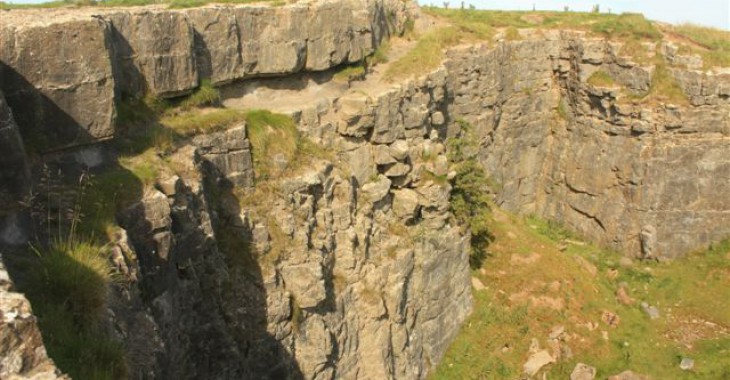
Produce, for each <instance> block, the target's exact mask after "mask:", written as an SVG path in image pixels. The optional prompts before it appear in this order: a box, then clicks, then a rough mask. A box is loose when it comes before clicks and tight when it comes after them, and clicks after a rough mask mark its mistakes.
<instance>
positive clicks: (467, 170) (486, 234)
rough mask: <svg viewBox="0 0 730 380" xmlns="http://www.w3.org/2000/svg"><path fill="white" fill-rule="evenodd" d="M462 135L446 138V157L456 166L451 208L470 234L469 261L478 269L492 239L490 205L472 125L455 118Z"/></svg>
mask: <svg viewBox="0 0 730 380" xmlns="http://www.w3.org/2000/svg"><path fill="white" fill-rule="evenodd" d="M458 123H459V125H460V126H461V133H462V135H461V136H460V137H458V138H452V139H449V141H448V144H449V151H448V155H449V160H450V161H451V163H452V164H453V165H454V166H455V168H456V176H455V177H454V179H453V180H452V181H451V182H452V189H451V198H450V204H451V210H452V211H453V213H454V216H455V217H456V220H458V221H459V223H461V224H462V225H464V226H466V227H467V228H468V229H469V232H470V233H471V248H472V252H471V255H470V256H469V264H470V265H471V267H472V268H473V269H477V268H480V267H481V266H482V263H483V261H484V259H486V257H487V255H488V253H487V248H488V247H489V244H490V243H491V242H492V240H493V239H494V236H492V234H491V232H490V231H489V220H490V218H491V212H490V207H489V197H488V194H489V179H488V176H487V174H486V172H485V171H484V168H483V167H482V165H481V164H480V163H479V162H478V161H477V159H476V153H477V151H478V147H477V146H476V143H475V141H477V140H476V139H475V138H474V136H473V130H472V127H471V125H469V124H468V123H467V122H465V121H463V120H460V121H458Z"/></svg>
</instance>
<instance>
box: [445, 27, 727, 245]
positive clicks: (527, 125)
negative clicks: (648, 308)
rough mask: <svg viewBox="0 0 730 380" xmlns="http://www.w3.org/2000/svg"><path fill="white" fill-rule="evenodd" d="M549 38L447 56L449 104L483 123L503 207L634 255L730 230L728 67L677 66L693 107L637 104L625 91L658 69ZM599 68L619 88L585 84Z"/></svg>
mask: <svg viewBox="0 0 730 380" xmlns="http://www.w3.org/2000/svg"><path fill="white" fill-rule="evenodd" d="M547 37H548V38H547V40H539V41H523V42H517V43H509V44H501V45H499V46H498V47H496V48H494V49H491V48H486V47H475V48H469V49H462V50H459V51H455V52H453V53H452V58H451V59H450V60H449V61H448V62H447V67H448V71H449V74H450V77H449V89H448V91H447V92H448V93H449V94H450V96H451V97H452V101H450V102H449V103H450V107H449V112H450V113H451V114H452V115H455V116H460V117H464V118H465V119H466V120H469V121H470V122H472V123H473V124H475V125H476V126H477V128H476V129H477V130H478V131H479V133H480V135H481V138H482V162H483V163H484V165H485V166H486V168H487V169H488V172H490V173H491V176H492V178H493V179H494V180H495V182H497V183H499V188H498V189H496V190H497V192H498V194H499V195H498V202H499V203H500V205H502V206H503V207H505V208H507V209H510V210H513V211H519V212H523V213H528V214H529V213H534V214H538V215H542V216H544V217H546V218H548V219H553V220H558V221H561V222H563V223H565V224H566V225H568V226H569V227H571V228H572V229H574V230H577V231H579V232H580V233H582V234H584V235H586V236H587V237H589V238H591V239H593V240H594V241H597V242H599V243H601V244H602V245H605V246H609V247H612V248H615V249H617V250H620V251H623V252H626V253H627V254H631V255H636V256H638V257H641V256H643V255H645V254H646V252H651V255H652V256H653V257H664V258H668V257H676V256H678V255H681V254H684V253H687V252H690V251H693V250H697V249H701V248H703V247H706V246H707V245H709V244H710V243H712V242H716V241H719V240H721V239H723V238H725V237H727V236H729V235H730V228H729V227H728V226H730V224H728V221H729V219H728V218H730V207H729V206H730V205H728V203H727V202H726V197H725V196H724V195H723V194H724V189H726V188H727V187H728V185H730V181H728V178H729V177H730V172H729V171H728V170H730V166H729V165H728V160H727V157H730V150H729V148H728V145H727V141H728V137H729V136H730V118H729V117H728V115H730V97H728V94H729V93H730V88H728V85H730V75H728V74H712V73H702V74H700V73H697V72H692V71H685V70H680V69H674V70H673V72H674V76H675V77H676V80H677V82H678V84H679V85H680V86H681V87H682V88H683V90H684V91H685V93H686V94H687V95H688V98H689V101H690V105H686V106H682V105H678V104H663V103H661V102H655V103H634V102H631V101H626V100H625V96H622V93H621V91H632V90H634V91H639V90H641V89H645V88H648V84H649V82H648V81H649V80H650V78H651V72H652V71H653V70H654V67H653V66H649V67H642V66H640V65H638V64H635V63H632V62H631V61H630V60H629V59H627V58H624V57H620V56H618V55H617V54H618V53H617V52H618V51H619V49H618V47H616V46H613V45H612V44H610V43H607V42H605V41H602V40H601V41H599V40H591V39H587V38H585V37H583V36H581V35H574V34H565V33H563V34H557V33H554V34H552V35H550V34H549V35H548V36H547ZM599 69H603V70H604V71H606V72H608V73H612V74H611V75H612V77H614V79H615V80H616V81H617V82H618V84H619V86H621V87H612V88H596V87H594V86H592V85H589V84H587V83H586V80H587V78H589V77H590V75H591V74H592V73H593V72H595V71H597V70H599ZM689 78H695V79H693V80H699V81H700V82H693V80H690V79H689ZM622 88H623V89H624V90H622ZM646 231H651V233H647V232H646Z"/></svg>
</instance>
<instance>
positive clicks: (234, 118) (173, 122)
mask: <svg viewBox="0 0 730 380" xmlns="http://www.w3.org/2000/svg"><path fill="white" fill-rule="evenodd" d="M245 119H246V112H244V111H241V110H236V109H230V108H222V109H214V110H190V111H183V112H180V113H176V114H170V115H166V116H163V117H162V118H161V119H160V124H161V125H162V126H163V127H165V128H168V129H169V130H171V131H173V132H175V133H176V134H178V135H181V136H193V135H196V134H199V133H210V132H216V131H221V130H223V129H225V128H228V127H230V126H232V125H234V124H236V123H239V122H242V121H243V120H245Z"/></svg>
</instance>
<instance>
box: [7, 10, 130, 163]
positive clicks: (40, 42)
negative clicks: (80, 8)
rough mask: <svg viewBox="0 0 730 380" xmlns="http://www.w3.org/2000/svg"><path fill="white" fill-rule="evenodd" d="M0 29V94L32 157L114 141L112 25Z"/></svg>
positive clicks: (88, 23)
mask: <svg viewBox="0 0 730 380" xmlns="http://www.w3.org/2000/svg"><path fill="white" fill-rule="evenodd" d="M3 24H4V25H3V26H0V90H2V91H3V92H4V93H5V97H6V98H7V104H9V105H10V108H12V109H13V112H14V115H15V120H16V122H17V124H18V126H19V127H20V132H21V134H22V135H23V136H24V140H25V143H26V144H28V146H30V147H32V148H33V150H35V151H36V152H46V151H48V150H51V149H57V148H61V147H66V146H70V145H76V144H84V143H89V142H94V141H98V140H102V139H107V138H110V137H112V136H113V135H114V119H115V116H116V113H115V109H114V83H115V81H114V77H113V75H112V60H111V58H110V50H111V40H110V25H109V23H108V22H106V21H104V20H101V19H98V18H88V19H85V20H73V21H69V22H56V23H49V24H47V25H37V24H30V25H17V26H15V25H11V24H6V23H3Z"/></svg>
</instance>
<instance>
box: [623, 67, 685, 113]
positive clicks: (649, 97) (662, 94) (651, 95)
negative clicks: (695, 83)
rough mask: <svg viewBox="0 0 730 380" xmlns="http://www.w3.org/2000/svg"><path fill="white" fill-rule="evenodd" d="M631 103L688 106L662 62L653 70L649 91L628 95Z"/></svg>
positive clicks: (680, 88)
mask: <svg viewBox="0 0 730 380" xmlns="http://www.w3.org/2000/svg"><path fill="white" fill-rule="evenodd" d="M627 97H628V98H629V99H631V100H633V101H638V102H641V103H652V102H663V103H673V104H676V105H688V104H689V98H688V97H687V94H685V93H684V90H682V87H680V85H679V83H678V82H677V80H676V79H675V78H674V75H672V72H671V71H670V70H669V68H668V67H667V66H666V64H664V63H663V62H661V63H658V64H657V65H656V66H655V68H654V73H653V74H652V77H651V85H650V86H649V91H647V92H646V93H644V94H629V95H628V96H627Z"/></svg>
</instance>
